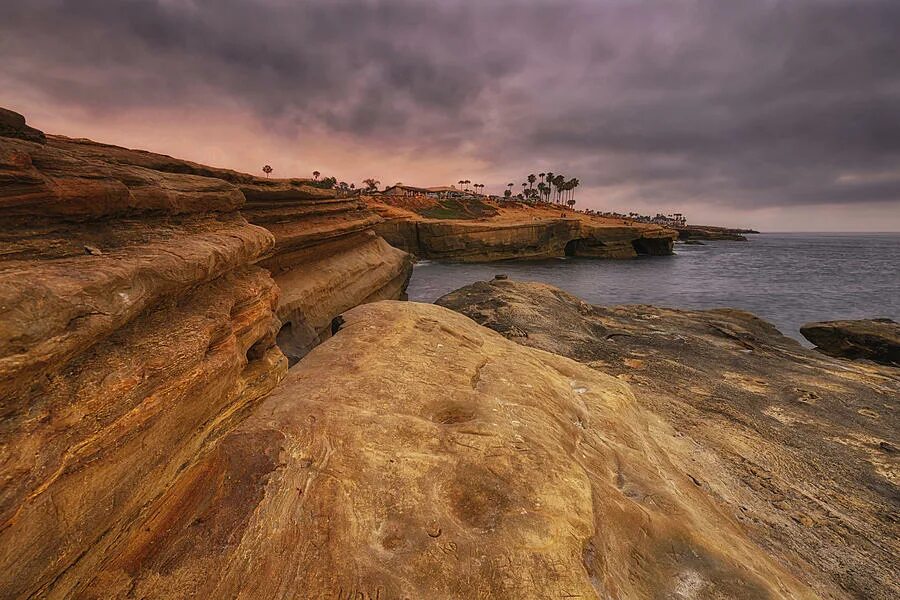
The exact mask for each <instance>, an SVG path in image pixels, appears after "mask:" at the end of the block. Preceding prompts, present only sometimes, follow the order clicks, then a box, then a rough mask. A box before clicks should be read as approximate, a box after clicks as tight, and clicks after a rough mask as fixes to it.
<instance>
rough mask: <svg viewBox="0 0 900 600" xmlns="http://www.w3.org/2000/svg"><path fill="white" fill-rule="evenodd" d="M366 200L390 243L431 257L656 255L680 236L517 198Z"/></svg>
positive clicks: (666, 250) (668, 251)
mask: <svg viewBox="0 0 900 600" xmlns="http://www.w3.org/2000/svg"><path fill="white" fill-rule="evenodd" d="M364 198H365V201H366V203H367V205H368V206H369V207H370V208H371V209H372V210H374V211H375V212H377V213H378V214H379V215H380V216H381V217H382V218H383V219H384V220H383V221H382V222H381V223H379V224H378V225H377V226H376V229H377V231H378V232H379V233H380V234H381V235H382V236H383V237H384V238H385V239H386V240H387V241H388V242H390V243H391V244H392V245H394V246H396V247H398V248H402V249H404V250H406V251H407V252H410V253H412V254H414V255H416V256H417V257H419V258H428V259H433V260H447V261H458V262H488V261H496V260H509V259H540V258H553V257H561V256H582V257H591V258H633V257H636V256H639V255H649V256H662V255H667V254H671V253H672V248H673V243H674V241H675V239H677V237H678V233H677V232H676V231H673V230H671V229H666V228H664V227H661V226H659V225H653V224H648V223H637V222H633V221H626V220H623V219H612V218H606V217H600V216H595V215H587V214H584V213H579V212H576V211H574V210H571V209H569V208H562V207H553V206H549V205H541V204H535V205H532V204H526V203H523V202H517V201H505V202H497V201H494V200H488V199H484V200H470V201H466V200H458V201H457V200H453V201H443V202H442V203H441V202H438V201H436V200H429V199H424V198H419V199H406V198H390V197H387V196H380V197H374V196H368V197H364Z"/></svg>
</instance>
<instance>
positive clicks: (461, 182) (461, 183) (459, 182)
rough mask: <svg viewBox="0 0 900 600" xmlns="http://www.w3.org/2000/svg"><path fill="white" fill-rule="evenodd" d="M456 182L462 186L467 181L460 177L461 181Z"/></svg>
mask: <svg viewBox="0 0 900 600" xmlns="http://www.w3.org/2000/svg"><path fill="white" fill-rule="evenodd" d="M456 183H458V184H459V187H462V186H463V184H465V183H466V182H465V181H463V180H462V179H460V180H459V181H457V182H456Z"/></svg>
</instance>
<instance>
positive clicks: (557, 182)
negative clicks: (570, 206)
mask: <svg viewBox="0 0 900 600" xmlns="http://www.w3.org/2000/svg"><path fill="white" fill-rule="evenodd" d="M552 183H553V185H554V187H556V203H557V204H559V203H560V198H561V196H562V188H563V186H564V185H565V183H566V178H565V177H563V176H562V175H554V177H553V182H552Z"/></svg>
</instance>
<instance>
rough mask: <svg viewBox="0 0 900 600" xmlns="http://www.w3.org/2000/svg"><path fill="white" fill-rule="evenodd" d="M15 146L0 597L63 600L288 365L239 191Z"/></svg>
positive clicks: (3, 390)
mask: <svg viewBox="0 0 900 600" xmlns="http://www.w3.org/2000/svg"><path fill="white" fill-rule="evenodd" d="M5 132H6V130H4V133H5ZM21 137H22V136H18V137H17V138H10V137H0V214H2V218H0V257H2V258H0V398H2V404H0V414H2V422H0V455H2V456H0V477H2V482H3V484H2V492H0V589H2V590H3V592H2V595H3V597H7V598H14V597H23V598H24V597H33V596H34V597H42V596H45V595H56V596H57V597H63V596H65V595H66V594H67V591H68V590H69V589H70V588H69V586H70V583H69V582H73V581H80V580H83V579H84V578H86V577H87V576H88V574H90V573H92V572H93V571H94V569H95V568H96V566H97V565H98V564H100V562H101V561H102V560H104V559H105V558H106V557H107V556H108V552H109V548H110V546H111V545H113V544H114V542H115V540H116V539H119V538H120V537H121V536H125V535H129V533H130V532H131V533H133V532H134V531H135V529H134V528H135V527H137V526H138V525H137V523H138V521H139V517H140V515H141V514H142V513H143V511H144V510H145V509H146V507H147V506H149V505H150V504H151V503H152V502H153V501H154V500H155V499H156V498H158V497H159V496H160V494H162V493H163V492H164V491H165V490H166V489H168V487H169V486H170V485H171V483H172V481H173V480H174V479H175V476H176V474H177V473H179V472H180V471H181V470H183V469H185V468H189V467H190V465H191V464H192V463H193V462H194V461H196V460H197V458H198V456H199V455H200V454H201V453H202V452H203V451H205V449H207V448H209V447H210V446H211V445H212V444H213V443H214V442H215V440H217V438H219V437H220V436H221V434H222V433H224V432H226V431H228V430H229V429H230V428H231V427H233V426H234V425H235V424H236V423H237V422H238V421H239V420H240V418H241V417H242V416H243V415H244V414H245V413H246V412H247V411H248V410H249V408H250V407H252V406H253V405H254V404H255V403H256V402H257V401H258V400H259V399H260V398H261V397H262V396H263V395H265V394H266V393H267V392H268V391H269V390H271V389H272V388H273V387H274V385H275V384H276V383H277V382H278V381H279V380H280V379H281V378H282V377H283V375H284V373H285V372H286V367H287V361H286V360H285V358H284V356H283V355H282V353H281V352H280V351H279V349H278V348H277V346H276V345H275V336H276V333H277V331H278V320H277V318H276V316H275V308H276V305H277V298H278V294H277V289H276V287H275V284H274V282H273V281H272V278H271V277H270V275H269V273H268V272H267V271H266V270H265V269H262V268H260V267H257V266H254V264H253V263H254V262H256V261H257V260H259V259H260V258H261V257H263V256H265V255H266V254H267V253H268V252H269V251H270V250H271V248H272V246H273V238H272V235H271V234H270V233H269V232H267V231H266V230H264V229H262V228H260V227H256V226H254V225H251V224H249V223H248V222H247V221H246V220H245V219H244V218H243V217H242V216H241V215H240V214H239V212H238V208H239V207H240V205H241V204H242V202H243V196H242V194H241V192H240V190H238V189H237V188H236V187H234V186H233V185H232V184H230V183H228V182H225V181H223V180H220V179H211V178H208V177H199V176H195V175H186V174H176V173H166V172H161V171H158V170H154V169H150V168H146V167H141V166H134V165H123V164H119V163H117V162H115V161H105V160H102V159H101V158H99V157H98V156H96V152H94V150H95V148H92V147H90V146H89V145H84V146H85V148H86V150H85V151H84V152H82V151H80V147H81V146H82V144H78V143H75V142H70V141H65V140H57V139H54V138H52V137H51V138H50V139H48V140H47V141H46V143H45V144H42V143H36V142H32V141H27V140H28V139H34V137H35V136H33V135H31V134H29V137H28V138H26V139H21ZM51 591H52V594H51Z"/></svg>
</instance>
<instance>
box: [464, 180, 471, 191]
mask: <svg viewBox="0 0 900 600" xmlns="http://www.w3.org/2000/svg"><path fill="white" fill-rule="evenodd" d="M463 183H464V184H465V185H466V191H467V192H468V191H469V184H470V183H472V181H471V180H469V179H466V180H465V181H463Z"/></svg>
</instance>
